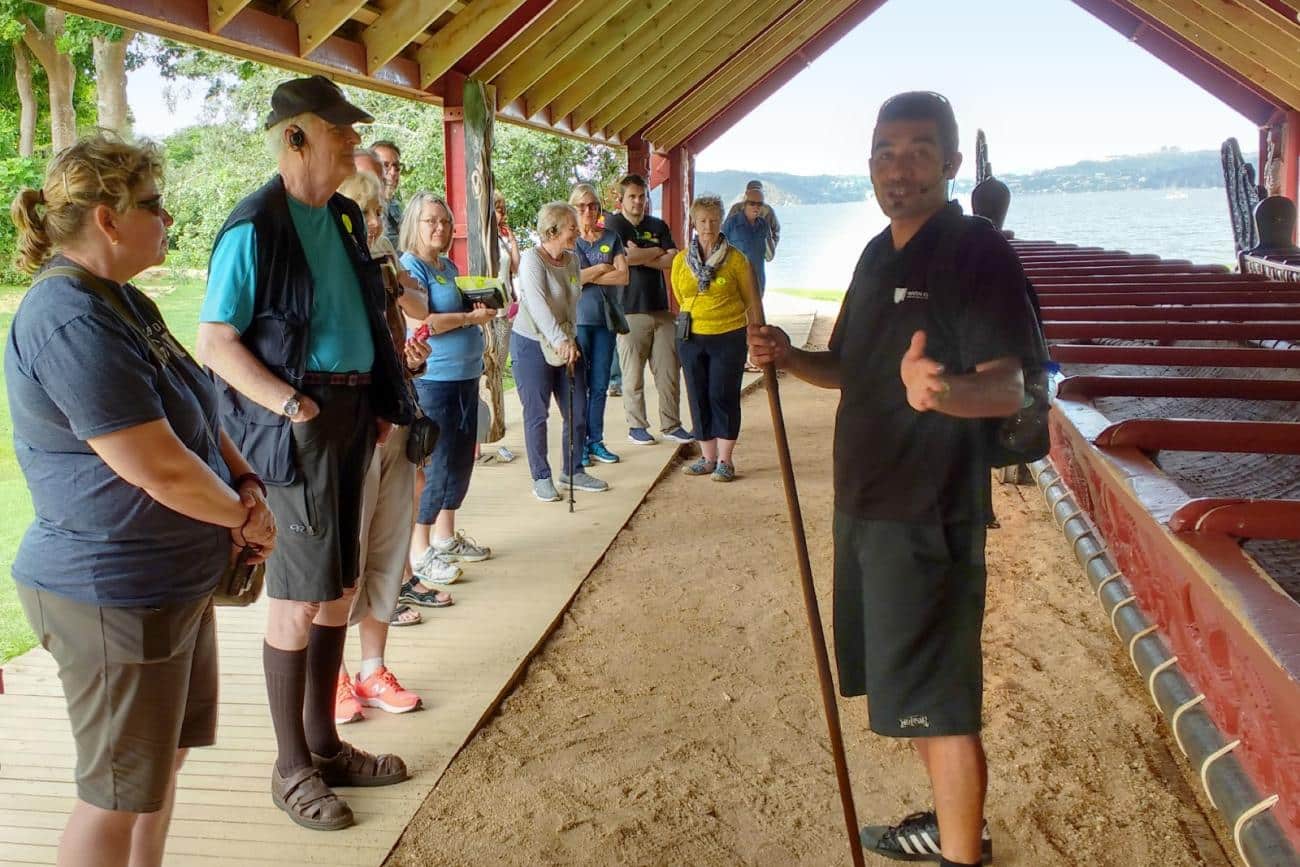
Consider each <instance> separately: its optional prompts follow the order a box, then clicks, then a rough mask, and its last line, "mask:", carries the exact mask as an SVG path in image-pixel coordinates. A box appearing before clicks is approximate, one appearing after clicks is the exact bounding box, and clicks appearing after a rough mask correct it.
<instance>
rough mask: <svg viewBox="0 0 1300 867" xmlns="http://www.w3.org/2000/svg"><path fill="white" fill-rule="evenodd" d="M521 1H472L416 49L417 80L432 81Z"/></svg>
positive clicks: (425, 85) (510, 13) (496, 25)
mask: <svg viewBox="0 0 1300 867" xmlns="http://www.w3.org/2000/svg"><path fill="white" fill-rule="evenodd" d="M523 4H524V0H473V2H471V3H470V4H469V5H468V6H466V7H465V11H464V12H461V13H460V14H458V15H456V16H455V17H453V18H452V19H451V20H450V21H448V22H447V23H446V24H444V25H443V26H442V27H441V28H440V29H439V30H438V31H437V32H436V33H434V34H433V36H432V38H430V39H429V41H428V42H426V43H424V45H423V47H421V48H420V50H419V51H417V52H416V55H415V56H416V59H417V60H419V61H420V83H421V84H422V85H423V86H424V87H428V86H429V85H431V84H433V82H434V81H436V80H437V79H439V78H441V77H442V76H443V74H445V73H446V72H447V70H449V69H451V68H452V66H453V65H454V64H455V63H456V62H457V61H458V60H460V59H461V58H462V57H464V56H465V54H466V53H467V52H468V51H469V50H470V49H471V48H473V47H474V46H475V45H477V44H478V43H479V42H480V41H481V40H482V39H484V38H485V37H486V36H487V35H488V34H489V33H491V32H492V31H493V30H495V29H496V28H497V27H498V26H500V24H501V22H503V21H505V20H506V19H507V18H509V17H510V16H511V15H513V14H514V12H515V10H516V9H518V8H519V7H520V6H522V5H523Z"/></svg>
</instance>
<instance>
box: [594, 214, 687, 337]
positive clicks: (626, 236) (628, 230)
mask: <svg viewBox="0 0 1300 867" xmlns="http://www.w3.org/2000/svg"><path fill="white" fill-rule="evenodd" d="M605 228H606V229H609V230H611V231H613V232H615V233H616V234H617V235H618V238H619V240H620V241H622V242H623V244H624V246H626V245H627V243H628V242H629V241H630V242H632V243H633V244H636V245H637V246H638V247H660V248H662V249H664V250H674V249H676V248H677V244H676V243H674V242H673V236H672V232H671V231H670V230H669V228H668V224H667V223H665V222H664V221H663V220H661V219H659V218H658V217H652V216H650V215H649V214H647V215H646V216H644V217H642V218H641V222H640V223H638V224H636V225H635V226H634V225H632V224H631V223H630V222H628V219H627V217H625V216H623V215H622V214H614V215H613V216H612V217H606V218H605ZM628 271H629V273H628V281H627V286H625V287H624V288H623V309H624V311H625V312H627V313H656V312H658V311H660V310H667V309H668V285H667V283H666V282H665V281H664V272H663V271H660V270H659V269H658V268H651V267H649V266H647V265H633V266H632V267H631V268H629V269H628Z"/></svg>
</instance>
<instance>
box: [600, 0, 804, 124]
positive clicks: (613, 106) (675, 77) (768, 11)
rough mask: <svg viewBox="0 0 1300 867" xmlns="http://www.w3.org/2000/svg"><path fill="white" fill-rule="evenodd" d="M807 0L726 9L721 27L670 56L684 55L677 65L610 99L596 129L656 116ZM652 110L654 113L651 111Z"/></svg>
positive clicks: (777, 0)
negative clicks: (741, 9) (640, 117)
mask: <svg viewBox="0 0 1300 867" xmlns="http://www.w3.org/2000/svg"><path fill="white" fill-rule="evenodd" d="M803 2H806V0H768V2H760V3H756V4H754V6H752V7H751V8H749V9H747V10H745V11H744V12H742V13H740V15H739V16H737V15H736V14H735V13H734V10H731V9H728V10H725V11H724V12H723V16H724V17H723V20H722V25H721V28H720V29H718V30H716V31H715V32H714V33H712V34H710V33H707V32H697V33H696V34H695V35H694V36H693V37H692V38H691V39H690V40H689V42H688V43H687V44H684V45H682V46H681V50H680V51H678V52H674V53H671V54H670V55H669V56H670V57H674V58H681V61H680V62H679V63H677V64H672V63H665V64H662V69H661V71H660V73H659V74H657V75H651V76H648V77H647V78H646V79H644V80H639V81H636V82H634V83H633V85H632V88H631V90H630V91H629V93H628V95H627V96H626V97H622V96H620V97H619V98H617V99H615V100H614V101H612V102H609V103H608V104H607V105H606V107H605V108H604V109H602V110H601V112H600V113H599V114H597V115H596V116H595V117H594V118H592V121H591V126H592V128H593V129H605V128H607V127H610V126H615V125H617V126H620V127H622V126H625V125H626V124H625V123H616V121H618V120H626V119H630V118H631V117H635V116H638V115H640V114H643V113H645V114H649V117H654V116H656V115H658V114H659V113H660V112H662V111H663V110H664V109H666V108H667V107H668V106H670V105H672V104H673V103H674V102H675V101H677V100H678V99H680V98H681V97H682V96H683V95H685V94H686V93H688V92H689V91H690V89H691V88H692V87H694V86H695V85H697V84H698V83H699V82H700V81H701V79H702V78H703V77H704V76H705V75H706V74H707V73H708V72H709V71H710V70H712V69H714V68H716V67H717V66H718V65H719V64H721V63H722V62H723V61H724V60H725V59H726V58H728V57H730V56H731V55H732V54H734V53H735V52H736V51H737V50H739V49H740V48H741V46H743V45H745V44H746V43H748V42H750V41H751V40H752V39H753V38H754V37H755V35H756V34H759V33H762V32H763V30H764V29H765V28H767V27H770V26H771V25H772V23H773V22H775V21H777V20H779V19H780V18H781V17H782V16H784V15H788V14H791V12H792V10H794V9H796V8H798V6H799V4H800V3H803ZM650 112H653V113H650Z"/></svg>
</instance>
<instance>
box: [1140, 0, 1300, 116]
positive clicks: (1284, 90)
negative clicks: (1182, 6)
mask: <svg viewBox="0 0 1300 867" xmlns="http://www.w3.org/2000/svg"><path fill="white" fill-rule="evenodd" d="M1128 2H1129V3H1130V4H1131V5H1132V6H1133V7H1134V8H1136V9H1139V10H1141V11H1142V12H1144V13H1145V14H1146V15H1148V16H1150V17H1151V18H1152V19H1154V20H1155V21H1158V22H1159V23H1160V24H1161V25H1163V26H1164V27H1167V28H1169V30H1170V31H1171V32H1172V33H1174V34H1176V35H1177V36H1179V37H1181V38H1182V39H1185V40H1186V41H1187V42H1189V43H1190V44H1192V45H1195V46H1196V47H1197V48H1199V49H1200V50H1201V51H1204V52H1205V53H1206V54H1208V55H1209V56H1211V57H1213V58H1214V59H1216V60H1218V61H1219V62H1221V63H1223V64H1224V65H1225V66H1227V67H1228V68H1229V69H1231V70H1233V71H1234V72H1236V73H1237V74H1238V75H1241V76H1242V77H1244V78H1246V79H1247V80H1248V81H1250V82H1252V83H1253V84H1254V85H1255V86H1256V87H1258V88H1260V89H1261V90H1262V91H1264V92H1265V93H1267V94H1268V95H1269V96H1270V97H1272V98H1273V99H1276V100H1277V101H1278V102H1279V103H1280V104H1282V105H1290V106H1300V82H1290V81H1288V80H1287V79H1285V78H1282V77H1280V76H1278V75H1277V74H1276V73H1274V72H1273V71H1272V70H1270V69H1269V68H1268V67H1267V66H1265V65H1264V64H1262V63H1260V62H1259V61H1258V60H1256V59H1254V58H1252V57H1251V56H1250V55H1248V54H1246V53H1244V52H1242V51H1241V50H1240V49H1238V48H1237V42H1238V41H1246V40H1245V39H1244V37H1243V35H1242V34H1241V33H1240V32H1238V31H1231V33H1230V34H1229V35H1228V38H1224V37H1223V36H1221V35H1218V34H1217V33H1216V32H1214V31H1217V30H1218V28H1217V27H1215V28H1214V29H1213V30H1212V29H1211V27H1212V26H1213V25H1212V22H1214V23H1220V24H1221V23H1222V22H1220V21H1219V19H1217V18H1212V16H1209V15H1205V14H1201V15H1198V16H1197V17H1196V18H1195V19H1193V18H1190V17H1188V16H1187V15H1185V14H1184V13H1182V12H1179V11H1178V10H1177V9H1175V8H1173V7H1172V6H1169V5H1167V4H1165V3H1163V2H1161V0H1128ZM1228 29H1229V30H1230V29H1231V28H1228Z"/></svg>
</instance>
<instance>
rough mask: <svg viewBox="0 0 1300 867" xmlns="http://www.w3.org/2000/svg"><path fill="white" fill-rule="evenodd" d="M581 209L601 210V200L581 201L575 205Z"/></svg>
mask: <svg viewBox="0 0 1300 867" xmlns="http://www.w3.org/2000/svg"><path fill="white" fill-rule="evenodd" d="M575 207H576V208H577V209H578V210H579V211H599V210H600V202H581V203H579V204H578V205H576V206H575Z"/></svg>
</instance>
